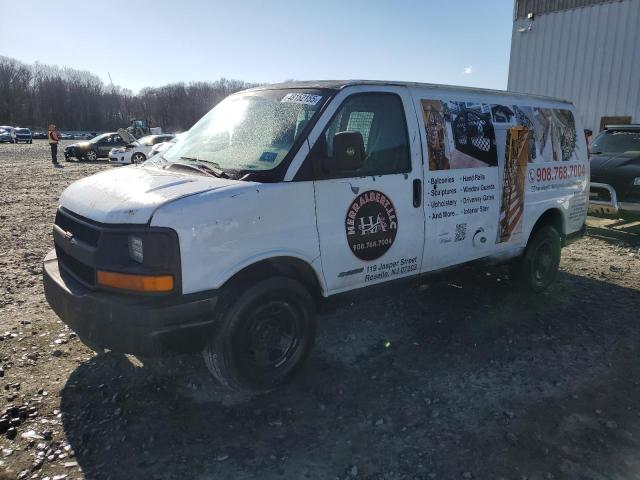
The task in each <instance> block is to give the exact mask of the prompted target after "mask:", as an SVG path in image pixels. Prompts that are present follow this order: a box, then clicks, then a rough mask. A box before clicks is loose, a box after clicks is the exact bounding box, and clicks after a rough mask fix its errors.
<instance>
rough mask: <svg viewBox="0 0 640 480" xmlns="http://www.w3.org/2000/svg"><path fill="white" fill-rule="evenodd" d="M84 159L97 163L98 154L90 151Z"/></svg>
mask: <svg viewBox="0 0 640 480" xmlns="http://www.w3.org/2000/svg"><path fill="white" fill-rule="evenodd" d="M84 158H85V159H87V160H89V161H90V162H95V161H96V160H97V159H98V154H97V153H96V152H95V151H93V150H89V151H88V152H87V153H86V154H85V156H84Z"/></svg>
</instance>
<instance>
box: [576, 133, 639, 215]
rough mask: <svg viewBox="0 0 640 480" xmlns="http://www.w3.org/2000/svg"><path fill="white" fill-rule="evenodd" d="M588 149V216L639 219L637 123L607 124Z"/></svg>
mask: <svg viewBox="0 0 640 480" xmlns="http://www.w3.org/2000/svg"><path fill="white" fill-rule="evenodd" d="M590 150H591V189H590V191H589V213H591V214H595V215H604V216H614V217H620V216H622V217H625V216H632V217H640V124H636V125H607V126H606V127H605V129H604V130H603V131H602V132H600V133H599V134H598V135H597V136H596V137H595V138H594V139H593V141H592V142H591V145H590Z"/></svg>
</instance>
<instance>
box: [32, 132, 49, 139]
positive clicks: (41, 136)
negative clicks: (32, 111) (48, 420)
mask: <svg viewBox="0 0 640 480" xmlns="http://www.w3.org/2000/svg"><path fill="white" fill-rule="evenodd" d="M32 137H33V138H34V139H35V140H46V139H47V138H48V135H47V132H43V131H40V130H36V131H34V132H32Z"/></svg>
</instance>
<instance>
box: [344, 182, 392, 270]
mask: <svg viewBox="0 0 640 480" xmlns="http://www.w3.org/2000/svg"><path fill="white" fill-rule="evenodd" d="M344 226H345V229H346V231H347V242H348V243H349V247H350V248H351V252H353V254H354V255H355V256H356V257H358V258H359V259H360V260H375V259H376V258H380V257H381V256H382V255H384V254H385V253H387V250H389V248H391V245H393V241H394V240H395V238H396V233H397V232H398V218H397V217H396V209H395V208H394V206H393V203H391V200H389V198H387V196H386V195H385V194H384V193H382V192H378V191H376V190H369V191H367V192H364V193H361V194H360V195H358V196H357V197H356V199H355V200H354V201H353V202H352V203H351V205H350V206H349V210H347V217H346V218H345V221H344Z"/></svg>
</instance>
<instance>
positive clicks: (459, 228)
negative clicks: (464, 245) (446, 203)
mask: <svg viewBox="0 0 640 480" xmlns="http://www.w3.org/2000/svg"><path fill="white" fill-rule="evenodd" d="M466 236H467V224H466V223H459V224H457V225H456V240H455V241H456V242H461V241H462V240H464V239H465V238H466Z"/></svg>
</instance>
